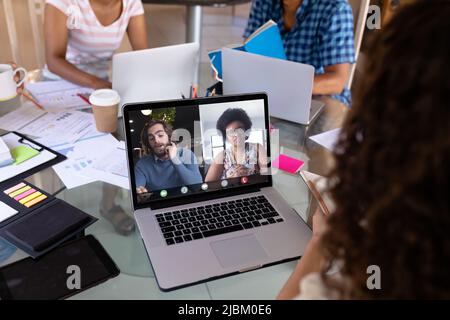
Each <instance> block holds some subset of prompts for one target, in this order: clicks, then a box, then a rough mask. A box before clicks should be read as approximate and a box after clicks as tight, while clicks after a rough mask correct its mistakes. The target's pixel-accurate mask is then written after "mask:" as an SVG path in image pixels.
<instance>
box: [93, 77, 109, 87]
mask: <svg viewBox="0 0 450 320" xmlns="http://www.w3.org/2000/svg"><path fill="white" fill-rule="evenodd" d="M91 88H92V89H95V90H97V89H111V88H112V83H111V82H109V81H106V80H103V79H101V78H95V79H94V80H93V81H92V84H91Z"/></svg>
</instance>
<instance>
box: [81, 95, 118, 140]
mask: <svg viewBox="0 0 450 320" xmlns="http://www.w3.org/2000/svg"><path fill="white" fill-rule="evenodd" d="M89 102H90V103H91V104H92V110H93V112H94V118H95V125H96V127H97V130H98V131H100V132H108V133H112V132H115V131H116V130H117V114H118V111H119V103H120V96H119V94H118V93H117V91H115V90H112V89H100V90H95V91H94V92H93V93H92V94H91V95H90V97H89Z"/></svg>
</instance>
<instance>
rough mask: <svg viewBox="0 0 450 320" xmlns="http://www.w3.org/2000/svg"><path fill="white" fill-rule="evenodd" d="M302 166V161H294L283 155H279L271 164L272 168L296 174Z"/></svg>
mask: <svg viewBox="0 0 450 320" xmlns="http://www.w3.org/2000/svg"><path fill="white" fill-rule="evenodd" d="M303 164H304V162H303V161H302V160H299V159H295V158H292V157H289V156H286V155H284V154H280V155H279V156H278V158H276V159H275V160H274V161H273V162H272V166H273V167H275V168H278V169H280V170H283V171H286V172H289V173H296V172H297V171H298V169H300V168H301V167H302V166H303Z"/></svg>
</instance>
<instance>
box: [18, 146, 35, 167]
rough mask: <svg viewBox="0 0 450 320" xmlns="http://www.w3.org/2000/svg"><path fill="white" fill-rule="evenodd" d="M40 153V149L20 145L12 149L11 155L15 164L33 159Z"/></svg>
mask: <svg viewBox="0 0 450 320" xmlns="http://www.w3.org/2000/svg"><path fill="white" fill-rule="evenodd" d="M38 154H39V151H37V150H35V149H33V148H31V147H28V146H18V147H16V148H14V149H12V150H11V155H12V157H13V158H14V164H21V163H22V162H24V161H27V160H28V159H31V158H33V157H35V156H37V155H38Z"/></svg>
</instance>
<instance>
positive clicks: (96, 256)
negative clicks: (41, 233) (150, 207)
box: [0, 235, 120, 300]
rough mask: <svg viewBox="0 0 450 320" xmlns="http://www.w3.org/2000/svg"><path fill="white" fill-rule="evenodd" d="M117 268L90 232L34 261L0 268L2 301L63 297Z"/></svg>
mask: <svg viewBox="0 0 450 320" xmlns="http://www.w3.org/2000/svg"><path fill="white" fill-rule="evenodd" d="M119 273H120V270H119V268H118V267H117V266H116V264H115V263H114V261H113V260H112V259H111V257H110V256H109V255H108V253H107V252H106V251H105V249H104V248H103V247H102V245H101V244H100V242H98V240H97V239H95V238H94V237H93V236H92V235H88V236H85V237H82V238H80V239H77V240H74V241H71V242H68V243H66V244H64V245H62V246H60V247H58V248H56V249H55V250H53V251H51V252H49V253H48V254H46V255H44V256H42V257H41V258H39V259H37V260H33V259H32V258H26V259H24V260H21V261H17V262H15V263H12V264H10V265H7V266H5V267H3V268H1V269H0V298H1V299H4V300H56V299H65V298H67V297H70V296H72V295H75V294H77V293H79V292H81V291H84V290H86V289H88V288H91V287H94V286H96V285H98V284H100V283H102V282H105V281H106V280H108V279H110V278H113V277H116V276H117V275H119Z"/></svg>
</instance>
